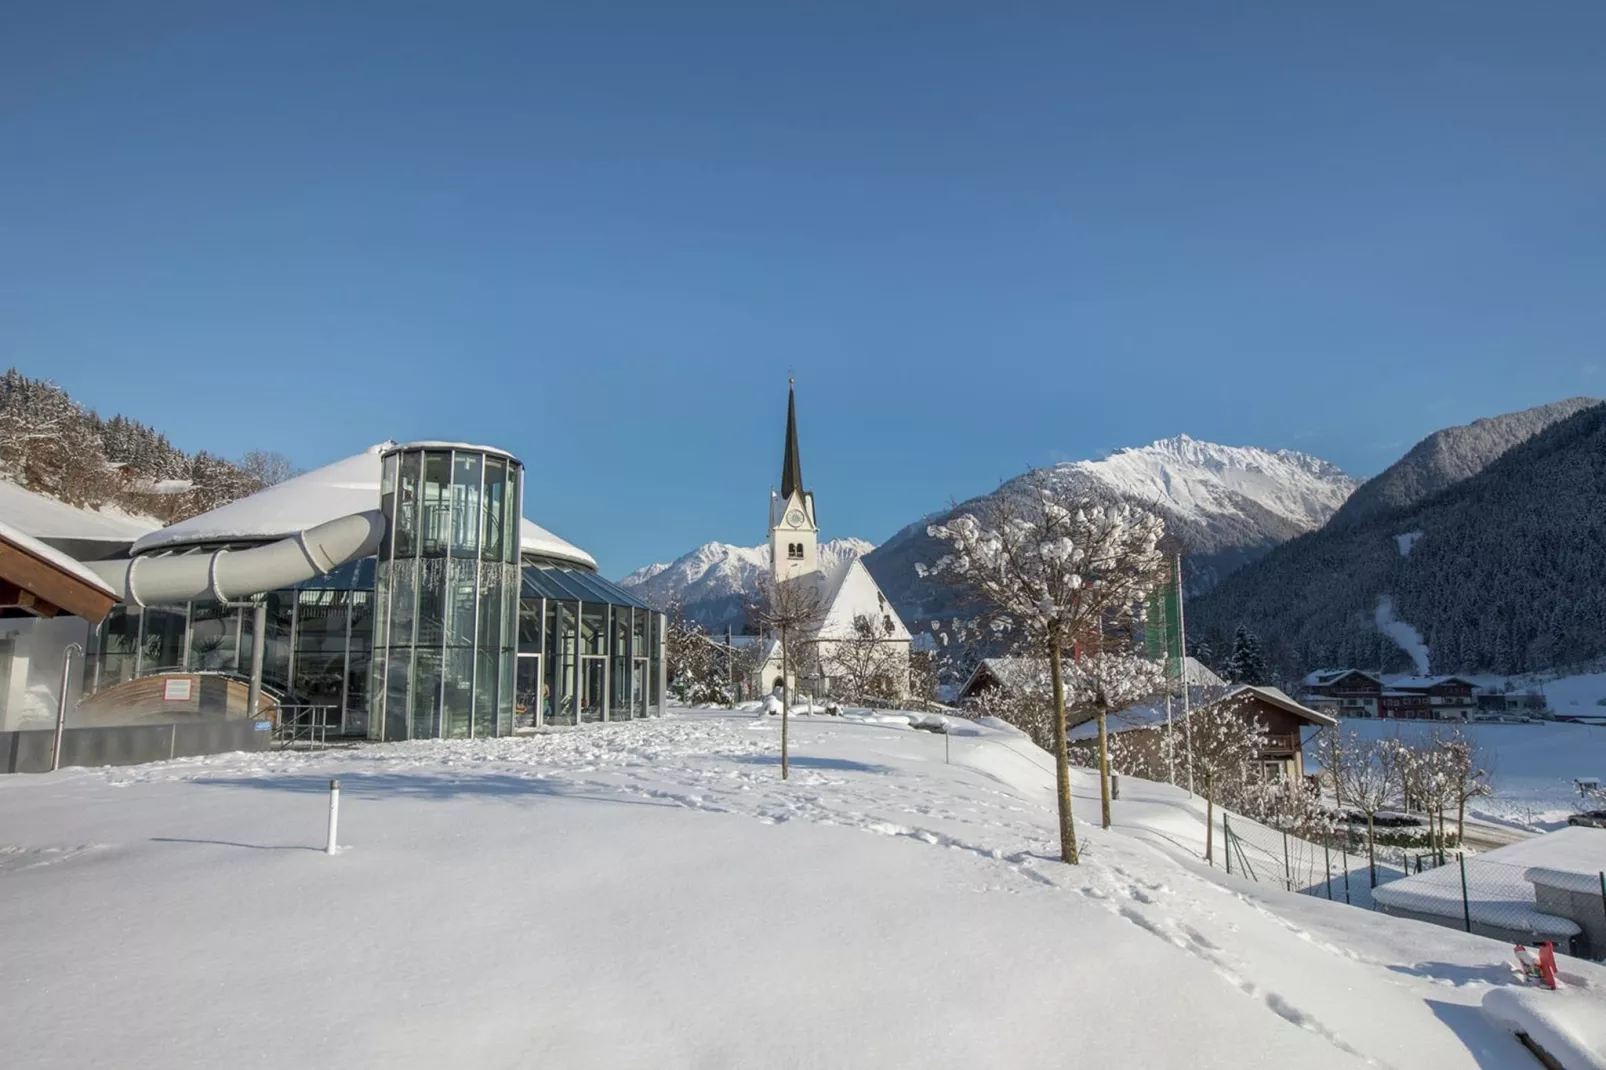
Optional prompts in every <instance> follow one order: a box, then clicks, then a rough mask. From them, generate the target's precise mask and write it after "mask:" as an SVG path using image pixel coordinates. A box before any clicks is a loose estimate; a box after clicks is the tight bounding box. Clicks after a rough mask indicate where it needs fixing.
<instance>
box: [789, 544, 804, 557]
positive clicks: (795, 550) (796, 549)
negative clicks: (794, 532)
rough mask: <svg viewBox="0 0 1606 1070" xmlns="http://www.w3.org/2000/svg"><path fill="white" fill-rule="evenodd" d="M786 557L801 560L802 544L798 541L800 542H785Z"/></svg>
mask: <svg viewBox="0 0 1606 1070" xmlns="http://www.w3.org/2000/svg"><path fill="white" fill-rule="evenodd" d="M786 559H787V560H788V561H801V560H803V544H802V543H800V542H789V543H787V544H786Z"/></svg>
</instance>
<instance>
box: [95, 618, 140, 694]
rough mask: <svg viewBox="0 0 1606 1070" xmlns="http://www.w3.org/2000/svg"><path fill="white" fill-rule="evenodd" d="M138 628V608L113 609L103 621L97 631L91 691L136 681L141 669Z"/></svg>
mask: <svg viewBox="0 0 1606 1070" xmlns="http://www.w3.org/2000/svg"><path fill="white" fill-rule="evenodd" d="M139 625H140V612H139V607H138V606H126V605H117V606H113V607H112V611H111V612H110V613H108V614H106V616H105V617H103V618H102V619H101V622H100V625H99V626H98V628H97V633H98V641H97V645H96V655H97V656H96V660H95V664H93V665H91V666H90V671H89V674H88V680H89V686H90V687H91V688H93V689H94V690H97V691H98V690H99V689H100V688H103V687H110V686H111V685H112V684H116V683H121V682H122V681H124V680H132V679H133V678H134V674H135V673H136V672H137V671H138V670H139Z"/></svg>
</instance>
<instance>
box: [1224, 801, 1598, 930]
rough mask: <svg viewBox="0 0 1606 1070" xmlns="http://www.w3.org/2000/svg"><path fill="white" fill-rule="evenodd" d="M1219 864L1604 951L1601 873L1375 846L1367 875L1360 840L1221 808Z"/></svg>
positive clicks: (1323, 891) (1447, 920) (1410, 911)
mask: <svg viewBox="0 0 1606 1070" xmlns="http://www.w3.org/2000/svg"><path fill="white" fill-rule="evenodd" d="M1221 832H1222V852H1221V856H1222V859H1223V861H1224V862H1225V864H1226V868H1227V871H1228V872H1229V873H1234V874H1237V875H1239V876H1242V877H1244V878H1246V879H1248V880H1253V881H1258V882H1262V883H1270V884H1278V885H1281V886H1282V887H1283V888H1285V889H1286V890H1288V891H1291V892H1301V893H1304V894H1306V895H1313V896H1321V897H1325V898H1327V899H1332V900H1334V901H1337V902H1344V903H1349V904H1350V905H1352V906H1357V907H1364V908H1370V909H1374V910H1380V911H1382V912H1384V913H1387V914H1391V915H1394V916H1397V917H1405V918H1414V919H1416V920H1418V921H1427V922H1432V923H1433V924H1436V925H1446V926H1450V927H1453V928H1457V929H1463V930H1465V931H1466V932H1470V933H1477V934H1479V935H1481V936H1489V937H1493V938H1494V939H1498V940H1504V941H1506V942H1508V943H1522V944H1537V943H1539V942H1541V941H1545V940H1549V941H1550V942H1552V943H1554V944H1555V945H1556V949H1557V950H1558V951H1560V952H1562V953H1563V954H1571V955H1576V956H1579V957H1580V958H1596V959H1606V872H1595V873H1589V872H1577V871H1571V870H1558V869H1549V868H1545V867H1536V866H1513V865H1508V864H1505V863H1502V862H1495V861H1492V860H1487V859H1482V858H1479V857H1477V856H1476V855H1466V854H1462V853H1457V852H1447V853H1445V854H1443V855H1442V856H1441V855H1439V854H1437V853H1434V852H1427V851H1421V852H1417V851H1410V850H1407V849H1404V848H1399V847H1385V846H1382V845H1379V846H1378V847H1377V848H1376V850H1377V866H1376V883H1375V885H1374V883H1373V868H1372V864H1371V861H1370V859H1369V857H1368V855H1367V853H1366V847H1365V844H1364V842H1362V843H1360V844H1357V843H1355V842H1354V841H1352V840H1350V839H1349V837H1348V836H1346V835H1344V834H1339V835H1336V836H1334V837H1332V838H1330V839H1326V840H1323V841H1313V840H1309V839H1305V838H1303V837H1300V836H1295V835H1293V834H1292V833H1289V832H1286V831H1284V830H1280V829H1274V828H1268V827H1267V826H1265V825H1259V824H1256V823H1254V822H1250V821H1245V820H1243V819H1241V818H1240V819H1239V820H1238V821H1237V823H1234V822H1233V820H1232V818H1231V816H1230V815H1228V814H1225V813H1224V814H1222V816H1221Z"/></svg>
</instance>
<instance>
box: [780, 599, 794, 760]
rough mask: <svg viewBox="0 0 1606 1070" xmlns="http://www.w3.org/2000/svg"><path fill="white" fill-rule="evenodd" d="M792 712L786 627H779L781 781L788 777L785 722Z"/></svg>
mask: <svg viewBox="0 0 1606 1070" xmlns="http://www.w3.org/2000/svg"><path fill="white" fill-rule="evenodd" d="M791 710H792V681H791V680H790V679H789V678H788V676H787V672H786V625H784V624H783V625H781V779H782V780H785V779H786V778H787V775H788V772H789V770H788V768H787V764H786V721H787V715H788V714H789V713H790V712H791Z"/></svg>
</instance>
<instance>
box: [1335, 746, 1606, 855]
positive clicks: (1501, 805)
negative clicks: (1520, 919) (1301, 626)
mask: <svg viewBox="0 0 1606 1070" xmlns="http://www.w3.org/2000/svg"><path fill="white" fill-rule="evenodd" d="M1340 724H1341V726H1342V727H1343V729H1344V731H1345V732H1349V731H1354V732H1357V733H1359V734H1360V735H1362V736H1364V737H1366V738H1369V739H1380V738H1385V737H1393V736H1396V735H1397V736H1399V737H1400V738H1402V739H1406V740H1412V739H1425V738H1428V737H1430V736H1431V735H1432V734H1433V733H1434V732H1435V731H1439V732H1443V731H1446V730H1448V729H1449V728H1451V727H1452V726H1450V725H1448V724H1435V723H1433V722H1431V721H1389V720H1373V719H1369V718H1344V719H1343V720H1342V721H1341V722H1340ZM1459 727H1460V728H1461V729H1462V731H1464V732H1465V733H1466V734H1467V735H1468V736H1470V737H1471V738H1473V739H1476V740H1477V741H1478V745H1479V746H1480V747H1481V748H1482V750H1483V753H1484V754H1485V755H1486V756H1487V759H1488V761H1489V762H1490V768H1491V771H1492V777H1491V780H1492V782H1493V784H1494V794H1493V795H1490V796H1487V797H1485V798H1481V799H1476V800H1474V801H1472V802H1471V803H1469V804H1468V806H1467V810H1468V812H1469V813H1470V814H1471V815H1472V816H1474V817H1476V818H1479V819H1481V820H1485V821H1494V822H1497V823H1501V824H1507V825H1516V826H1518V827H1521V828H1526V829H1533V830H1534V831H1545V830H1549V829H1556V828H1561V827H1562V826H1564V825H1566V823H1567V818H1568V817H1569V816H1570V815H1572V814H1575V813H1577V812H1578V802H1579V799H1578V792H1577V789H1576V787H1575V785H1574V783H1573V781H1574V780H1576V779H1578V778H1581V777H1598V778H1600V780H1601V782H1602V783H1606V727H1602V726H1598V725H1584V724H1565V723H1562V722H1556V721H1537V722H1535V723H1533V724H1480V723H1472V724H1467V725H1460V726H1459ZM1307 738H1308V736H1307ZM1305 760H1306V761H1307V762H1308V763H1311V765H1312V766H1313V767H1315V766H1316V765H1317V764H1318V763H1319V762H1320V754H1319V748H1311V749H1308V750H1307V751H1306V754H1305Z"/></svg>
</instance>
